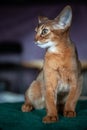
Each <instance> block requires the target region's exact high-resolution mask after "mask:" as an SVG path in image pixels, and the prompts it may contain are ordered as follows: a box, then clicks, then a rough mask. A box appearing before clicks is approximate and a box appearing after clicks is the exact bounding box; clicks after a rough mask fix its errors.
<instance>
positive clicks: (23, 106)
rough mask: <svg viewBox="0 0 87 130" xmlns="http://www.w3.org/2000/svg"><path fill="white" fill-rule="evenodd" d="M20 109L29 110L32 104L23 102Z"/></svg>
mask: <svg viewBox="0 0 87 130" xmlns="http://www.w3.org/2000/svg"><path fill="white" fill-rule="evenodd" d="M21 109H22V112H29V111H31V110H32V109H33V106H32V105H30V104H23V105H22V107H21Z"/></svg>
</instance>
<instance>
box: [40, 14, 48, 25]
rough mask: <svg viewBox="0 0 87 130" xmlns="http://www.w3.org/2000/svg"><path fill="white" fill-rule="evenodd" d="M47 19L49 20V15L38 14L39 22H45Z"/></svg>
mask: <svg viewBox="0 0 87 130" xmlns="http://www.w3.org/2000/svg"><path fill="white" fill-rule="evenodd" d="M46 20H48V18H47V17H44V16H38V22H39V24H40V23H42V22H44V21H46Z"/></svg>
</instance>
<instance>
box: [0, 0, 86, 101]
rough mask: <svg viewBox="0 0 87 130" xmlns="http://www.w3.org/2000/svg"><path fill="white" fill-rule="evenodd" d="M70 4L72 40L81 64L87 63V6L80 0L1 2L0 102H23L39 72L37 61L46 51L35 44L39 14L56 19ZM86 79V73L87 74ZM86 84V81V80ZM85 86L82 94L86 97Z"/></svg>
mask: <svg viewBox="0 0 87 130" xmlns="http://www.w3.org/2000/svg"><path fill="white" fill-rule="evenodd" d="M66 5H70V6H71V7H72V10H73V19H72V26H71V32H70V33H71V34H70V35H71V39H72V40H73V41H74V42H75V45H76V47H77V50H78V54H79V58H80V60H81V61H87V4H86V2H84V1H80V0H77V1H76V0H73V1H68V0H55V1H48V0H41V2H39V1H37V0H32V1H27V0H13V1H10V0H3V1H0V102H13V101H23V100H24V93H25V91H26V89H27V88H28V86H29V85H30V83H31V82H32V80H34V79H35V78H36V76H37V75H38V73H39V71H40V69H39V67H38V66H35V67H34V66H33V62H34V61H39V60H42V59H43V58H44V53H45V50H44V49H41V48H39V47H37V46H36V45H35V44H34V34H35V32H34V29H35V27H36V25H37V23H38V15H44V16H47V17H49V18H55V17H56V16H57V15H58V14H59V13H60V11H61V10H62V9H63V8H64V7H65V6H66ZM84 75H85V77H86V74H85V73H84ZM84 82H85V84H86V79H85V80H84ZM86 90H87V88H86V87H84V89H83V95H86V94H87V91H86Z"/></svg>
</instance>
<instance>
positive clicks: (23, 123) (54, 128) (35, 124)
mask: <svg viewBox="0 0 87 130" xmlns="http://www.w3.org/2000/svg"><path fill="white" fill-rule="evenodd" d="M22 104H23V103H2V104H0V130H87V100H85V101H78V104H77V107H76V111H77V116H76V117H75V118H65V117H63V116H62V115H61V114H59V121H57V122H56V123H49V124H44V123H42V118H43V117H44V116H45V114H46V110H45V109H42V110H33V111H31V112H26V113H23V112H22V111H21V106H22Z"/></svg>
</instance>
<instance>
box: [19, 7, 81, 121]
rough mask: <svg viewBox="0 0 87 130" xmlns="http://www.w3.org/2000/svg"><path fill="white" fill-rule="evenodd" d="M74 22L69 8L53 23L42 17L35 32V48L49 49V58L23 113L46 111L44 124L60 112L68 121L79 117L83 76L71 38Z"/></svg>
mask: <svg viewBox="0 0 87 130" xmlns="http://www.w3.org/2000/svg"><path fill="white" fill-rule="evenodd" d="M71 21H72V9H71V7H70V6H66V7H65V8H64V9H63V11H62V12H61V13H60V14H59V15H58V16H57V17H56V18H55V19H53V20H50V19H48V18H47V17H39V18H38V22H39V25H38V26H37V27H36V29H35V31H36V35H35V44H36V45H37V46H39V47H41V48H46V54H45V57H44V65H43V69H42V71H41V73H40V74H39V76H38V77H37V78H36V80H35V81H33V82H32V84H31V85H30V87H29V88H28V90H27V91H26V94H25V103H24V104H23V106H22V111H24V112H28V111H30V110H32V109H33V108H36V109H41V108H46V110H47V115H46V116H45V117H44V118H43V122H45V123H50V122H55V121H57V120H58V112H59V111H62V112H63V115H64V116H66V117H74V116H76V112H75V107H76V103H77V101H78V99H79V96H80V93H81V88H82V75H81V65H80V61H79V59H78V55H77V51H76V48H75V46H74V44H73V42H72V41H71V39H70V36H69V31H70V26H71ZM61 106H62V107H61Z"/></svg>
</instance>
